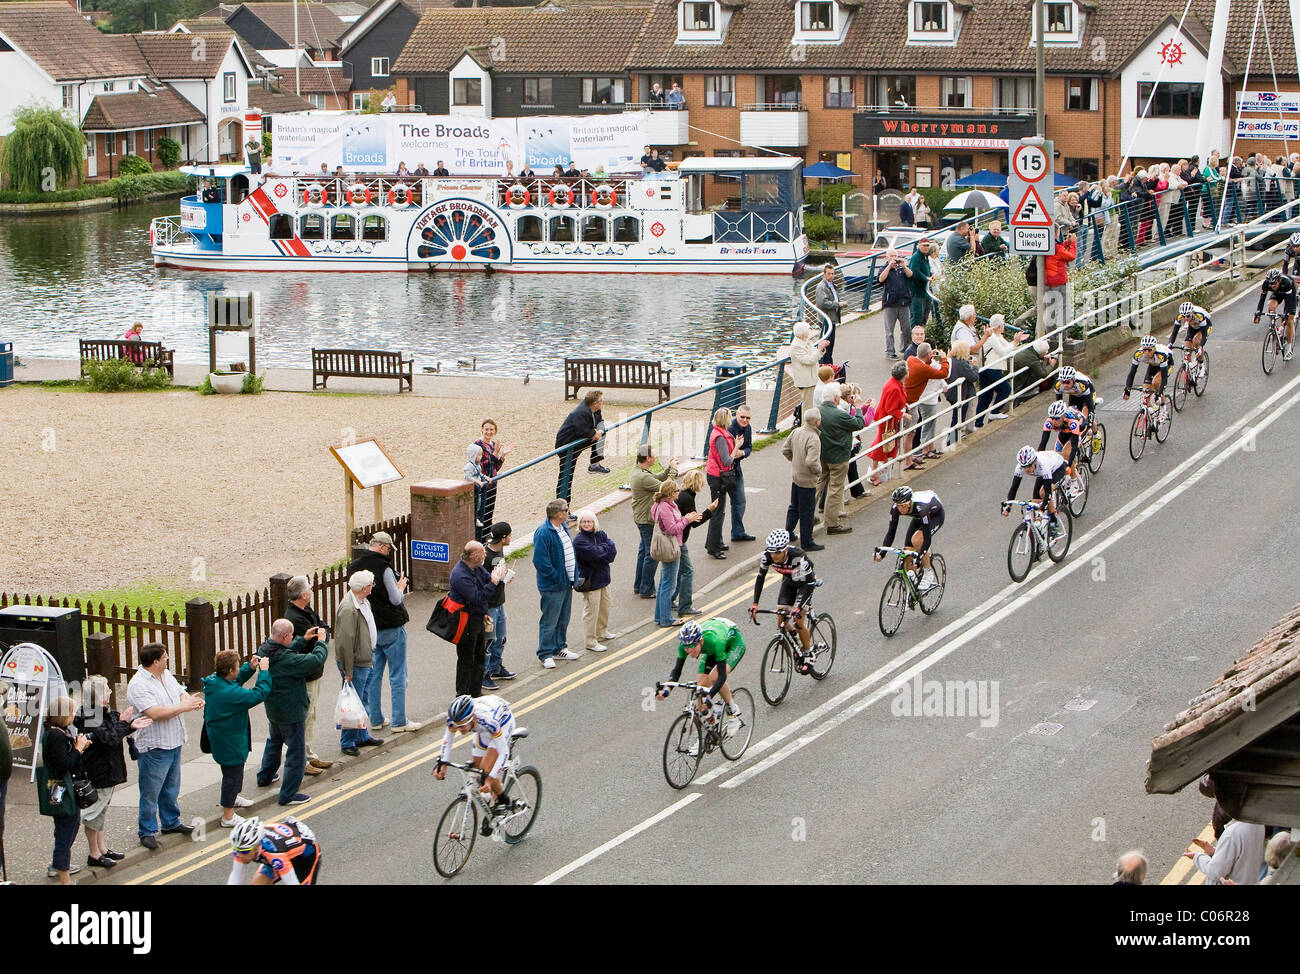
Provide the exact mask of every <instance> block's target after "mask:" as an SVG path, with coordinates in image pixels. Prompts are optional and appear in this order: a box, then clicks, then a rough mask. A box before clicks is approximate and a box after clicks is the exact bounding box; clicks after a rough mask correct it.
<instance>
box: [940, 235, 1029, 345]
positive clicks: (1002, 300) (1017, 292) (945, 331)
mask: <svg viewBox="0 0 1300 974" xmlns="http://www.w3.org/2000/svg"><path fill="white" fill-rule="evenodd" d="M936 295H937V297H938V298H939V323H938V324H937V325H933V324H932V325H930V326H929V328H927V329H926V334H925V337H926V338H927V339H928V340H929V341H930V342H931V343H935V344H938V345H939V346H940V347H942V348H947V347H948V336H949V335H951V334H952V328H953V325H955V324H956V323H957V309H958V308H960V307H961V306H962V305H963V304H973V305H975V313H976V314H977V315H979V316H980V317H981V318H988V317H989V316H991V315H994V314H1001V315H1005V316H1006V319H1007V324H1011V322H1013V321H1015V320H1016V318H1017V317H1018V316H1019V315H1021V314H1023V313H1024V312H1025V311H1026V310H1028V309H1029V308H1031V307H1033V304H1034V299H1033V295H1031V294H1030V293H1029V285H1027V284H1026V283H1025V265H1024V262H1023V261H1021V260H1020V259H1019V258H1016V257H1009V258H1007V259H1006V260H997V259H988V260H963V261H959V262H958V263H956V264H944V271H943V277H941V278H939V286H938V289H937V291H936Z"/></svg>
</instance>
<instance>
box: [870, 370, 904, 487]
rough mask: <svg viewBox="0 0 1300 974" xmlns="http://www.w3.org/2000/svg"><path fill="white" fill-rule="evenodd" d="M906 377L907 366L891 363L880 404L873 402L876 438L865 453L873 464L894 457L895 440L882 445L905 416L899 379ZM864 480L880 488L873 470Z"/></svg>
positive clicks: (900, 425)
mask: <svg viewBox="0 0 1300 974" xmlns="http://www.w3.org/2000/svg"><path fill="white" fill-rule="evenodd" d="M905 378H907V363H905V362H895V363H894V367H893V368H892V369H890V370H889V378H888V379H886V380H885V385H884V387H883V388H882V389H881V390H880V401H879V402H878V403H876V421H877V422H879V423H880V425H879V426H877V427H876V438H875V439H874V440H873V441H872V443H871V449H870V450H868V451H867V456H868V457H870V458H871V461H872V463H873V465H880V466H883V465H884V464H886V463H889V462H890V461H891V460H893V459H894V458H895V457H896V456H898V444H899V442H900V441H899V440H898V439H893V440H892V441H891V442H888V443H886V442H884V441H885V440H889V439H890V438H891V437H894V436H895V435H896V434H897V433H898V432H899V430H901V429H902V427H903V419H904V417H906V416H907V394H906V393H905V392H903V380H904V379H905ZM867 479H868V481H869V482H870V483H871V484H872V485H873V486H875V487H879V486H880V478H879V477H877V476H876V473H875V470H874V468H873V470H872V473H871V476H870V477H868V478H867Z"/></svg>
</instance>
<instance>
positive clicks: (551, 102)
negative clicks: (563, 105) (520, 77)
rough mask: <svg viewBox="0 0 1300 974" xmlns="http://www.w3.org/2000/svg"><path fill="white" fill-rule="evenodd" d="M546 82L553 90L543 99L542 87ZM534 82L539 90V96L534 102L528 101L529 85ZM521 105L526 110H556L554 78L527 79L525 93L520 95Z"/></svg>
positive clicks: (525, 80)
mask: <svg viewBox="0 0 1300 974" xmlns="http://www.w3.org/2000/svg"><path fill="white" fill-rule="evenodd" d="M543 81H544V82H546V83H547V84H548V85H549V86H550V88H551V90H550V92H549V93H548V94H547V96H546V97H545V98H544V97H542V91H541V85H542V82H543ZM529 82H532V83H533V85H534V86H536V88H537V94H536V97H535V99H534V100H533V101H529V100H528V83H529ZM519 97H520V102H519V103H520V104H521V105H523V106H524V107H525V108H554V107H555V79H554V78H525V79H524V87H523V91H522V92H521V93H520V96H519Z"/></svg>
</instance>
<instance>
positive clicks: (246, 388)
mask: <svg viewBox="0 0 1300 974" xmlns="http://www.w3.org/2000/svg"><path fill="white" fill-rule="evenodd" d="M208 381H209V382H211V380H208ZM239 391H240V392H242V393H244V394H246V395H252V396H255V395H257V394H258V393H259V392H261V391H262V376H260V375H254V374H253V373H252V372H245V373H244V384H243V385H242V386H240V387H239Z"/></svg>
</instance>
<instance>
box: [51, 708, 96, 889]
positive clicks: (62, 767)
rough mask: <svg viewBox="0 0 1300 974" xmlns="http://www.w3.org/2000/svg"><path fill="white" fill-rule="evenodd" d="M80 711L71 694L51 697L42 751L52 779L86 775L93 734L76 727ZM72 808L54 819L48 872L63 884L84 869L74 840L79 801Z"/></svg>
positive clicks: (68, 882) (79, 819)
mask: <svg viewBox="0 0 1300 974" xmlns="http://www.w3.org/2000/svg"><path fill="white" fill-rule="evenodd" d="M76 713H77V705H76V704H75V703H73V702H72V700H71V698H69V697H59V698H57V699H56V700H52V701H50V712H49V715H48V716H47V717H46V718H45V738H44V740H43V741H42V742H41V755H42V757H43V759H44V762H45V771H46V773H47V774H48V775H49V779H50V781H52V782H62V780H63V776H64V775H71V776H72V778H73V780H74V781H76V780H79V779H82V778H85V777H86V768H85V765H84V763H83V759H82V755H84V754H85V753H86V749H87V748H89V747H90V738H89V737H87V736H86V735H85V734H78V733H77V732H76V731H75V730H74V729H73V727H72V718H73V717H74V716H75V715H76ZM72 808H73V811H72V814H71V815H68V816H66V817H57V816H56V817H55V819H54V858H53V860H52V861H51V863H50V868H49V869H47V870H46V872H45V875H47V876H49V877H50V878H51V879H55V878H57V879H58V881H59V885H60V886H71V885H72V874H73V873H79V872H81V867H80V866H74V865H72V843H73V842H74V841H76V838H77V832H78V831H79V830H80V829H81V813H80V812H79V811H77V808H76V806H75V805H74V806H72Z"/></svg>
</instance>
